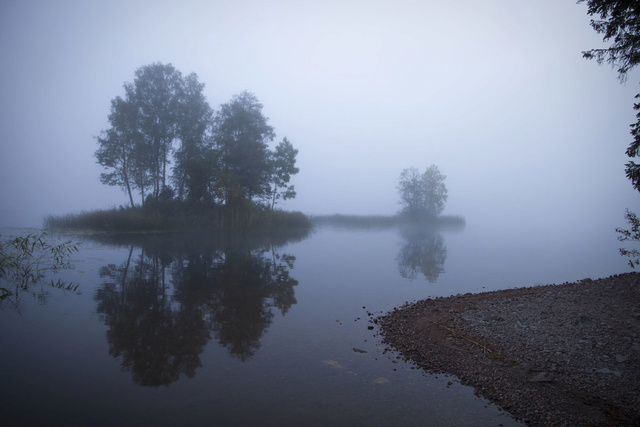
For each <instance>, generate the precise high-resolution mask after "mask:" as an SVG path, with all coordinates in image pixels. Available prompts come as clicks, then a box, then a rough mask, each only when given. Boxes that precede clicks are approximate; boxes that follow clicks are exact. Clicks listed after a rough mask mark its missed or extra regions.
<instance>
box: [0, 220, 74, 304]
mask: <svg viewBox="0 0 640 427" xmlns="http://www.w3.org/2000/svg"><path fill="white" fill-rule="evenodd" d="M78 245H79V244H72V243H71V242H70V241H68V242H65V243H60V244H57V245H55V244H51V243H49V242H48V241H47V240H46V232H44V231H42V232H40V233H33V234H28V235H27V236H25V237H16V238H14V239H12V240H7V241H3V242H0V281H2V282H7V283H11V284H14V285H15V286H16V287H18V288H20V289H27V288H28V287H29V285H31V284H34V283H37V282H39V281H41V280H42V279H44V278H45V276H46V274H47V273H49V272H57V271H59V270H61V269H68V268H71V265H70V264H69V262H68V261H67V258H68V256H69V255H71V254H73V253H74V252H78ZM51 284H52V286H54V287H58V288H65V289H69V286H73V285H66V284H64V283H63V282H61V281H60V280H58V281H57V282H54V281H53V280H52V281H51ZM9 295H11V291H9V289H7V288H5V287H0V299H3V298H6V297H8V296H9Z"/></svg>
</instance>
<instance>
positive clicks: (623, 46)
mask: <svg viewBox="0 0 640 427" xmlns="http://www.w3.org/2000/svg"><path fill="white" fill-rule="evenodd" d="M584 1H585V0H579V1H578V3H583V2H584ZM586 3H587V7H588V10H587V13H588V14H589V16H594V15H595V16H598V17H599V18H600V19H592V20H591V26H592V27H593V29H594V30H596V32H597V33H599V34H603V37H602V40H603V41H604V42H607V41H612V43H611V45H610V46H609V47H608V48H606V49H591V50H588V51H584V52H582V55H583V56H584V57H585V58H587V59H594V58H595V59H596V60H597V61H598V63H599V64H602V63H603V62H605V61H606V62H608V63H609V64H611V65H612V66H613V67H617V71H618V78H619V79H620V81H621V82H624V81H626V79H627V73H628V72H629V71H630V70H631V69H633V68H635V67H636V66H637V65H638V64H639V63H640V3H639V2H638V1H637V0H587V2H586ZM638 98H640V94H638V95H636V99H638ZM633 108H634V109H635V110H636V111H638V113H637V114H636V118H637V121H636V123H633V124H631V136H633V140H632V141H631V143H630V144H629V147H627V150H626V154H627V156H629V157H630V158H635V157H637V156H638V155H639V154H640V103H634V104H633ZM625 173H626V176H627V178H628V179H629V180H630V181H631V184H632V185H633V188H634V189H636V190H638V191H640V164H637V163H636V162H634V161H633V160H630V161H629V162H627V164H626V165H625ZM625 218H626V219H627V222H628V223H629V224H630V225H631V229H630V230H625V229H622V228H616V231H617V232H618V233H620V236H618V240H620V241H627V240H633V241H638V240H640V233H639V232H638V230H640V219H639V218H638V216H637V215H636V214H635V213H633V212H631V211H629V210H627V212H626V214H625ZM620 253H621V254H622V255H625V256H629V257H630V260H629V264H630V265H631V267H632V268H633V267H635V266H637V265H640V252H638V250H636V249H632V250H627V249H624V248H620Z"/></svg>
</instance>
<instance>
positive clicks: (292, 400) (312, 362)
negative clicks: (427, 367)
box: [0, 223, 629, 426]
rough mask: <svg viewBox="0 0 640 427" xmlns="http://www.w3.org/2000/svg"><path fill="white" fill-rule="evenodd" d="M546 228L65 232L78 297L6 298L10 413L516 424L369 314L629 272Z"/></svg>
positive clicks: (606, 242) (10, 418)
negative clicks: (411, 353) (432, 371)
mask: <svg viewBox="0 0 640 427" xmlns="http://www.w3.org/2000/svg"><path fill="white" fill-rule="evenodd" d="M24 231H25V230H6V229H5V230H3V232H2V235H3V237H7V236H9V235H11V234H14V235H15V234H23V233H24ZM544 234H545V233H540V235H539V236H538V237H531V233H530V232H529V233H525V231H523V230H519V229H518V228H517V227H514V228H513V229H505V228H504V227H502V226H496V227H495V228H492V227H487V226H483V227H479V226H474V225H473V224H471V223H470V224H468V225H467V226H466V227H462V228H457V229H440V230H417V231H416V230H409V229H396V228H388V229H356V230H353V229H344V228H333V227H324V228H320V229H318V230H316V231H314V232H313V233H311V234H310V235H307V236H304V235H297V236H280V237H278V238H277V239H273V238H269V237H268V236H240V235H227V236H219V235H181V234H175V235H159V236H154V235H145V236H142V237H141V236H138V237H119V238H110V239H106V238H102V239H90V238H87V237H81V236H61V237H58V238H59V239H64V240H67V239H69V238H72V239H73V240H74V241H81V242H82V245H81V251H80V253H79V254H77V255H75V256H74V259H73V263H74V264H75V270H73V271H65V272H63V273H60V274H59V275H58V276H60V277H61V278H63V279H65V280H67V281H71V282H74V283H77V284H79V288H78V291H77V292H70V291H66V292H65V291H61V290H57V289H51V288H47V287H42V286H36V287H33V288H32V289H31V290H32V291H33V292H32V293H26V292H22V293H19V294H18V296H17V297H16V298H12V299H10V300H4V301H2V303H1V304H0V345H1V348H2V351H1V352H0V361H1V363H2V370H1V374H0V375H1V378H0V399H2V401H3V423H7V422H8V424H9V425H17V424H19V425H25V424H27V425H28V424H32V425H35V424H41V425H43V424H46V425H55V424H67V425H82V424H84V425H115V424H118V425H139V424H140V423H144V424H147V425H178V424H180V425H274V426H275V425H318V426H320V425H322V426H326V425H355V426H357V425H361V426H371V425H420V426H429V425H433V426H442V425H452V426H453V425H455V426H459V425H474V426H477V425H489V426H491V425H500V424H502V425H515V424H516V423H515V422H514V421H512V420H511V419H510V418H509V416H508V415H505V414H504V413H503V412H502V411H500V410H499V409H498V408H496V407H495V406H494V405H491V404H489V403H488V402H487V401H485V400H483V399H479V398H477V397H476V396H474V394H473V389H471V388H468V387H464V386H461V385H459V384H458V383H456V382H455V379H453V378H448V377H445V376H442V375H440V376H433V375H428V374H425V373H423V372H421V371H419V370H417V369H413V368H412V366H411V365H410V364H406V363H404V362H402V361H399V360H397V359H396V356H397V355H396V354H393V353H390V352H387V353H384V348H383V347H382V346H381V344H380V340H379V337H378V336H377V331H376V330H375V329H373V330H370V329H368V327H369V326H370V325H371V324H370V323H369V322H368V319H369V316H368V313H369V312H373V313H376V314H379V313H381V312H386V311H388V310H390V309H392V308H393V307H395V306H398V305H401V304H403V303H404V302H405V301H412V300H416V299H420V298H424V297H427V296H440V295H451V294H456V293H464V292H479V291H483V290H493V289H501V288H508V287H515V286H528V285H533V284H539V283H560V282H564V281H574V280H578V279H581V278H584V277H593V278H595V277H602V276H607V275H610V274H614V273H621V272H624V271H628V270H629V269H628V267H626V265H625V260H624V259H623V258H621V257H620V256H619V255H617V253H616V248H617V242H616V240H615V233H613V232H612V231H610V230H603V231H602V232H601V233H599V234H597V233H596V234H594V233H590V234H588V235H585V233H583V232H581V231H580V230H577V229H576V230H573V231H572V230H565V231H564V233H552V234H553V237H552V238H549V237H544V236H543V235H544ZM525 236H526V238H525ZM354 348H357V349H361V350H364V351H366V353H360V352H355V351H354V350H353V349H354ZM452 380H453V384H451V383H450V382H451V381H452Z"/></svg>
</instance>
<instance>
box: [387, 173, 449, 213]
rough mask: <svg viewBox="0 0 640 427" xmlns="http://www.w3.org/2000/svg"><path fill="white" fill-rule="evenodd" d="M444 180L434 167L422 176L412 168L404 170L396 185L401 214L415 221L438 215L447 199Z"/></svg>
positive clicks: (443, 176)
mask: <svg viewBox="0 0 640 427" xmlns="http://www.w3.org/2000/svg"><path fill="white" fill-rule="evenodd" d="M445 178H446V176H445V175H442V174H441V173H440V171H439V170H438V167H437V166H436V165H431V166H429V167H428V168H427V169H426V170H425V171H424V173H422V174H420V172H419V171H418V169H416V168H413V167H412V168H407V169H404V170H403V171H402V173H401V174H400V181H399V183H398V191H399V192H400V204H401V205H402V206H403V207H402V213H403V214H404V215H406V216H408V217H411V218H416V219H418V218H421V217H435V216H437V215H439V214H440V213H441V212H442V211H443V210H444V206H445V203H446V202H447V198H448V194H447V187H446V186H445V185H444V180H445Z"/></svg>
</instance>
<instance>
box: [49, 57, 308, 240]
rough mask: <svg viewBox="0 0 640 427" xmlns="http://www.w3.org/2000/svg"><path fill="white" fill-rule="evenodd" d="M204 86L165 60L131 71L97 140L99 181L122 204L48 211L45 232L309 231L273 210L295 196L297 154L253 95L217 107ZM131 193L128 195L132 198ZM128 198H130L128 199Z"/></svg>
mask: <svg viewBox="0 0 640 427" xmlns="http://www.w3.org/2000/svg"><path fill="white" fill-rule="evenodd" d="M203 89H204V84H203V83H200V82H199V81H198V76H197V75H196V74H195V73H191V74H189V75H188V76H183V75H182V73H181V72H180V71H178V70H176V69H175V68H174V67H173V66H172V65H171V64H161V63H154V64H150V65H146V66H143V67H141V68H139V69H138V70H136V72H135V80H134V82H133V83H125V84H124V90H125V95H124V97H120V96H116V97H115V98H114V99H113V100H112V101H111V113H110V114H109V117H108V120H109V124H110V127H109V128H108V129H107V130H104V131H102V132H101V134H100V135H99V136H98V137H97V138H96V140H97V143H98V149H97V150H96V152H95V157H96V160H97V162H98V163H99V164H100V165H102V166H103V168H104V169H105V172H103V173H102V174H101V175H100V180H101V182H102V183H103V184H105V185H110V186H116V187H120V188H122V190H123V191H124V192H125V193H126V195H127V198H128V201H129V205H128V206H126V207H124V206H121V207H119V208H113V209H109V210H98V211H93V212H83V213H80V214H69V215H65V216H62V217H49V218H47V219H46V221H45V226H46V227H48V228H76V229H78V228H84V229H92V230H101V231H127V232H132V231H136V232H137V231H191V230H249V229H262V230H280V229H285V228H287V229H290V228H309V227H310V225H311V223H310V221H309V218H308V217H307V216H306V215H304V214H302V213H300V212H286V211H283V210H280V209H276V204H277V203H278V202H279V201H281V200H287V199H291V198H293V197H295V196H296V191H295V187H294V186H293V185H292V184H291V183H290V180H291V177H292V176H293V175H295V174H297V173H298V172H299V169H298V168H297V167H296V155H297V154H298V150H297V149H295V148H294V147H293V145H292V144H291V142H290V141H289V140H288V139H287V138H286V137H284V138H283V139H282V141H280V142H279V143H278V144H277V145H276V146H275V147H273V148H271V147H270V146H269V144H270V143H271V142H273V140H274V139H275V137H276V133H275V130H274V128H273V127H272V126H270V125H269V124H268V119H267V117H265V116H264V115H263V114H262V107H263V106H262V104H261V103H260V102H259V101H258V99H257V98H256V96H255V95H254V94H252V93H250V92H247V91H244V92H241V93H240V94H237V95H235V96H233V97H232V99H231V101H229V102H228V103H226V104H222V105H221V106H220V108H219V109H218V111H217V112H215V114H214V111H213V109H212V108H211V107H210V106H209V103H208V102H207V100H206V99H205V97H204V94H203ZM134 196H135V197H134ZM135 198H138V200H139V202H138V203H136V201H135Z"/></svg>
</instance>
